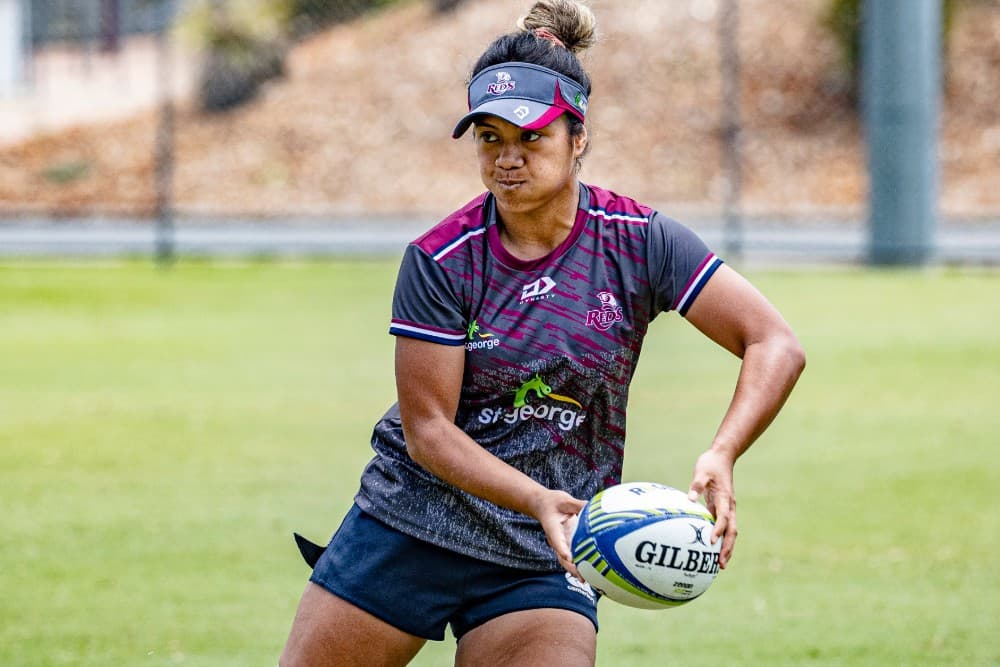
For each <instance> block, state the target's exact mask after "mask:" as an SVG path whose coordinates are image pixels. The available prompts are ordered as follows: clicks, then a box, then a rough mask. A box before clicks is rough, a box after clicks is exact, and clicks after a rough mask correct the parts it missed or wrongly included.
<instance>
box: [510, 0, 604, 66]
mask: <svg viewBox="0 0 1000 667" xmlns="http://www.w3.org/2000/svg"><path fill="white" fill-rule="evenodd" d="M517 27H518V28H520V29H521V30H523V31H525V32H535V31H538V30H541V31H543V32H544V33H548V35H551V36H553V37H555V38H556V39H557V40H558V41H559V42H562V44H563V46H565V47H566V48H567V49H569V51H570V52H572V53H580V52H581V51H584V50H585V49H589V48H590V47H591V46H593V45H594V44H595V43H596V42H597V18H596V17H595V16H594V12H592V11H591V10H590V7H587V6H586V5H584V4H583V3H581V2H579V1H578V0H538V1H537V2H536V3H535V4H534V5H533V6H532V7H531V10H530V11H528V13H527V15H525V16H522V17H521V18H520V19H518V21H517ZM539 36H540V37H541V38H542V39H547V38H548V36H547V35H544V34H543V35H539ZM549 41H552V42H553V43H554V44H555V43H556V42H555V41H554V40H549Z"/></svg>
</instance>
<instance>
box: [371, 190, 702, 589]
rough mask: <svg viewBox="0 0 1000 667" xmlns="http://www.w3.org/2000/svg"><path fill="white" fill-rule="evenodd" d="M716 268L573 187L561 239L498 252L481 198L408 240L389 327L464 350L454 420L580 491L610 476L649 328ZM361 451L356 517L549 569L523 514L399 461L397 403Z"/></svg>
mask: <svg viewBox="0 0 1000 667" xmlns="http://www.w3.org/2000/svg"><path fill="white" fill-rule="evenodd" d="M720 265H721V260H720V259H718V258H717V257H716V256H715V255H714V254H713V253H712V252H711V251H709V250H708V248H707V247H706V246H705V244H704V243H703V242H702V241H701V240H700V239H699V238H698V237H697V236H696V235H695V234H694V233H693V232H691V231H690V230H689V229H687V228H686V227H684V226H682V225H681V224H679V223H677V222H675V221H673V220H671V219H669V218H666V217H664V216H662V215H660V214H658V213H656V212H655V211H653V210H651V209H650V208H648V207H646V206H643V205H641V204H638V203H636V202H635V201H633V200H631V199H628V198H626V197H622V196H619V195H617V194H615V193H613V192H609V191H607V190H602V189H600V188H596V187H592V186H583V185H581V190H580V208H579V211H578V212H577V216H576V223H575V225H574V227H573V230H572V232H571V233H570V235H569V237H567V239H566V240H565V241H564V242H563V243H562V244H561V245H560V246H559V247H558V248H556V249H555V250H554V251H552V252H551V253H550V254H549V255H547V256H546V257H543V258H541V259H537V260H531V261H524V260H521V259H518V258H516V257H514V256H512V255H511V254H510V253H509V252H507V251H506V249H505V248H504V247H503V244H502V243H501V241H500V237H499V230H498V227H497V213H496V208H495V204H494V200H493V198H492V196H491V195H489V194H484V195H481V196H480V197H478V198H476V199H475V200H473V201H472V202H470V203H469V204H467V205H466V206H465V207H463V208H462V209H460V210H459V211H456V212H455V213H453V214H452V215H451V216H449V217H448V218H446V219H445V220H444V221H442V222H441V223H439V224H438V225H436V226H435V227H434V228H432V229H431V230H430V231H428V232H427V233H426V234H424V235H423V236H421V237H420V238H418V239H417V240H416V241H414V242H413V243H411V244H410V245H409V246H408V247H407V249H406V252H405V255H404V257H403V261H402V266H401V267H400V270H399V276H398V279H397V283H396V292H395V296H394V298H393V306H392V322H391V325H390V329H389V331H390V333H392V334H394V335H397V336H409V337H413V338H419V339H422V340H427V341H431V342H433V343H439V344H441V345H456V346H459V345H461V346H464V347H465V372H464V377H463V378H462V393H461V397H460V399H459V404H458V412H457V415H456V417H455V423H456V424H457V425H458V426H459V428H461V429H462V430H463V431H465V432H466V433H468V434H469V436H471V437H472V439H473V440H475V441H476V442H478V443H479V444H480V445H481V446H483V447H485V448H486V449H487V450H489V451H490V452H491V453H492V454H494V455H495V456H497V457H499V458H500V459H502V460H503V461H506V462H507V463H508V464H510V465H512V466H514V467H515V468H517V469H518V470H521V471H522V472H524V473H525V474H527V475H529V476H530V477H532V478H533V479H535V480H537V481H538V482H539V483H541V484H542V485H544V486H546V487H548V488H550V489H562V490H564V491H567V492H568V493H570V494H572V495H573V496H575V497H577V498H581V499H584V500H586V499H588V498H590V497H591V496H593V495H594V494H595V493H596V492H597V491H599V490H600V489H603V488H604V487H606V486H609V485H612V484H616V483H618V482H619V481H620V479H621V472H622V459H623V455H624V452H625V408H626V405H627V403H628V388H629V383H630V381H631V380H632V375H633V373H634V371H635V365H636V361H637V360H638V358H639V352H640V350H641V349H642V341H643V338H644V337H645V335H646V330H647V327H648V326H649V323H650V321H651V320H652V319H653V318H654V317H656V315H657V314H659V313H661V312H663V311H667V310H676V311H677V312H679V313H680V314H681V315H684V314H685V313H686V312H687V309H688V308H689V307H690V306H691V304H692V303H693V302H694V300H695V299H696V298H697V296H698V293H699V292H700V291H701V289H702V287H703V286H704V285H705V284H706V282H707V281H708V280H709V279H710V278H711V276H712V274H713V273H714V272H715V270H716V269H717V268H718V267H719V266H720ZM372 447H373V448H374V450H375V458H374V459H372V461H371V462H370V463H369V465H368V466H367V468H366V469H365V472H364V474H363V476H362V480H361V490H360V491H359V493H358V496H357V498H356V501H357V503H358V505H360V507H361V508H362V509H363V510H364V511H366V512H368V513H369V514H372V515H373V516H375V517H377V518H379V519H381V520H382V521H384V522H386V523H388V524H389V525H391V526H393V527H395V528H397V529H398V530H400V531H402V532H404V533H407V534H410V535H413V536H414V537H417V538H420V539H423V540H426V541H428V542H431V543H433V544H437V545H439V546H441V547H444V548H447V549H450V550H453V551H456V552H459V553H464V554H466V555H469V556H473V557H476V558H480V559H483V560H487V561H491V562H495V563H499V564H501V565H507V566H510V567H516V568H527V569H542V570H553V571H556V570H558V569H560V566H559V563H558V561H557V560H556V557H555V554H554V553H553V552H552V549H551V548H550V547H549V546H548V543H547V542H546V540H545V534H544V532H543V531H542V529H541V525H540V524H539V523H538V522H537V521H536V520H535V519H533V518H531V517H528V516H525V515H523V514H520V513H518V512H515V511H512V510H509V509H506V508H503V507H498V506H497V505H494V504H493V503H490V502H488V501H486V500H483V499H481V498H478V497H475V496H473V495H471V494H468V493H465V492H464V491H461V490H459V489H457V488H455V487H453V486H451V485H450V484H448V483H446V482H444V481H442V480H440V479H438V478H437V477H435V476H434V475H432V474H431V473H429V472H428V471H426V470H424V469H423V468H421V467H420V466H419V465H417V464H416V463H414V462H413V460H412V459H410V457H409V456H408V455H407V453H406V444H405V442H404V440H403V429H402V427H401V425H400V419H399V409H398V406H396V405H394V406H392V407H391V408H390V409H389V411H388V412H387V413H386V414H385V416H384V417H383V418H382V419H381V420H380V421H379V422H378V424H377V425H376V426H375V430H374V434H373V436H372Z"/></svg>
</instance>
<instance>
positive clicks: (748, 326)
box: [686, 265, 806, 567]
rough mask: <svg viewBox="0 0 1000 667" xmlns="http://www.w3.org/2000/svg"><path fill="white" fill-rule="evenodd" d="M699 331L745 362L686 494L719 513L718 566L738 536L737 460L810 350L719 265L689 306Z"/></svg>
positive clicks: (690, 318)
mask: <svg viewBox="0 0 1000 667" xmlns="http://www.w3.org/2000/svg"><path fill="white" fill-rule="evenodd" d="M686 318H687V320H688V321H689V322H691V323H692V324H693V325H694V326H695V327H697V328H698V330H700V331H701V332H702V333H704V334H705V335H706V336H708V337H709V338H711V339H712V340H713V341H715V342H716V343H718V344H719V345H721V346H722V347H724V348H726V349H727V350H729V351H730V352H732V353H733V354H735V355H736V356H737V357H740V358H741V359H742V360H743V363H742V364H741V366H740V374H739V379H738V380H737V382H736V390H735V392H734V394H733V399H732V402H730V404H729V409H728V410H727V411H726V414H725V416H724V417H723V419H722V423H721V424H720V425H719V429H718V431H717V432H716V434H715V437H714V438H713V440H712V446H711V447H710V448H709V449H708V450H707V451H705V452H704V453H703V454H702V455H701V456H699V457H698V460H697V462H696V463H695V468H694V477H693V479H692V481H691V487H690V491H689V495H690V496H691V497H692V499H694V498H697V497H698V495H700V494H704V496H705V503H706V505H707V506H708V509H709V511H710V512H711V513H712V514H713V515H714V516H715V531H714V532H713V535H712V542H713V543H714V542H715V540H716V539H719V538H721V539H722V551H721V555H720V557H719V565H720V566H722V567H725V566H726V563H727V562H728V561H729V558H730V556H732V553H733V545H734V543H735V542H736V534H737V529H736V500H735V497H734V494H733V466H734V465H735V464H736V459H738V458H739V457H740V455H741V454H743V452H745V451H746V450H747V449H748V448H749V447H750V445H751V444H753V442H754V440H756V439H757V437H758V436H760V434H761V433H763V432H764V430H765V429H766V428H767V427H768V425H769V424H770V423H771V421H772V420H773V419H774V418H775V416H776V415H777V414H778V411H779V410H781V406H782V405H784V403H785V399H787V398H788V395H789V394H790V393H791V391H792V387H794V386H795V382H796V380H798V377H799V375H800V374H801V373H802V369H803V368H805V363H806V360H805V353H804V351H803V350H802V346H801V345H800V344H799V341H798V339H796V337H795V334H794V333H793V332H792V329H791V327H789V326H788V323H787V322H785V320H784V318H783V317H782V316H781V314H780V313H779V312H778V311H777V309H776V308H775V307H774V306H773V305H771V303H770V302H769V301H768V300H767V299H766V298H765V297H764V296H763V295H762V294H761V293H760V292H759V291H757V289H756V288H754V287H753V285H751V284H750V283H749V282H748V281H747V280H746V279H744V278H743V277H742V276H741V275H740V274H738V273H737V272H736V271H734V270H733V269H731V268H729V267H728V266H725V265H723V266H721V267H719V270H718V271H716V272H715V275H713V276H712V278H711V280H709V281H708V283H707V284H706V285H705V287H704V288H703V289H702V291H701V293H700V294H699V295H698V298H697V299H696V300H695V302H694V303H693V304H692V305H691V308H690V309H689V310H688V312H687V315H686Z"/></svg>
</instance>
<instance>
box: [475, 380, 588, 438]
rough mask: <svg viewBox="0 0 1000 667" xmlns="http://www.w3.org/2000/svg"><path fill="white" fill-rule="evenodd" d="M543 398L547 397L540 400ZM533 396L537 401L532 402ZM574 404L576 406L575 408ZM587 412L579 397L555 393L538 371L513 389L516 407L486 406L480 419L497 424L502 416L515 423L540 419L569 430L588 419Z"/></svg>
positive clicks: (480, 414) (504, 419)
mask: <svg viewBox="0 0 1000 667" xmlns="http://www.w3.org/2000/svg"><path fill="white" fill-rule="evenodd" d="M540 399H545V400H544V401H540ZM532 400H534V402H531V401H532ZM549 401H556V402H557V403H567V404H569V405H572V406H574V407H573V408H569V407H564V406H562V405H558V404H556V405H553V404H552V403H550V402H549ZM574 408H575V409H574ZM586 418H587V414H586V413H585V412H584V411H583V406H582V405H580V403H579V401H577V400H575V399H573V398H570V397H569V396H563V395H561V394H556V393H554V392H553V391H552V386H551V385H549V384H547V383H546V382H545V380H543V379H542V377H541V376H540V375H539V374H538V373H535V375H534V377H532V378H530V379H529V380H527V381H525V382H522V383H521V386H520V387H518V388H517V390H516V391H515V392H514V405H513V410H510V411H508V410H507V409H505V408H504V407H499V408H483V409H482V410H481V411H480V412H479V423H481V424H495V423H497V422H498V421H500V420H501V419H502V420H503V421H504V423H505V424H516V423H517V422H522V421H527V420H529V419H541V420H544V421H550V422H555V423H556V425H557V426H558V427H559V429H560V430H562V431H570V430H572V429H574V428H576V427H577V426H579V425H580V424H582V423H583V422H584V420H586Z"/></svg>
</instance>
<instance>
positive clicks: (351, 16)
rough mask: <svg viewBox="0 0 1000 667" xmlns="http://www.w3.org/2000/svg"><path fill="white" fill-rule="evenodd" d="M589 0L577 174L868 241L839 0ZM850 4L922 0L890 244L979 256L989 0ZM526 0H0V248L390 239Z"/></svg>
mask: <svg viewBox="0 0 1000 667" xmlns="http://www.w3.org/2000/svg"><path fill="white" fill-rule="evenodd" d="M591 4H592V6H593V8H594V9H595V11H596V13H597V15H598V18H599V25H600V29H601V33H602V40H601V42H600V43H599V44H598V46H596V47H595V48H593V49H592V50H590V51H589V52H588V53H587V54H586V55H585V56H584V61H585V66H586V67H587V68H588V69H589V71H590V73H591V75H592V78H593V82H594V93H593V96H592V105H591V114H590V117H589V119H588V121H589V124H590V126H591V135H592V139H593V150H592V152H591V153H590V155H589V156H588V158H587V159H586V161H585V164H584V168H583V172H582V175H581V176H582V179H583V180H584V181H587V182H593V183H595V184H599V185H602V186H604V187H608V188H611V189H614V190H616V191H619V192H622V193H624V194H628V195H630V196H633V197H635V198H637V199H639V200H640V201H644V202H646V203H649V204H650V205H652V206H654V207H656V208H658V209H660V210H661V211H663V212H665V213H667V214H668V215H671V216H672V217H675V218H678V219H680V220H683V221H685V222H687V223H688V224H690V225H691V226H693V227H695V228H696V229H697V230H698V231H700V232H701V233H702V234H704V235H705V236H706V238H707V239H708V240H709V241H710V242H711V243H713V244H715V245H719V246H720V247H721V248H722V249H723V250H724V251H725V252H726V253H727V255H729V256H730V257H732V258H733V259H736V258H738V257H740V256H744V257H745V258H747V259H751V260H752V259H754V258H770V259H774V258H786V259H789V258H790V259H795V260H802V261H816V260H825V259H833V260H837V261H870V260H871V259H872V252H871V250H872V245H873V243H874V242H873V238H874V236H873V232H872V225H873V224H875V223H873V221H872V218H873V215H872V206H873V201H874V200H875V198H874V197H873V188H872V181H871V177H870V174H871V173H872V165H873V157H872V153H871V152H869V151H868V149H867V148H866V146H868V145H869V144H868V143H866V137H870V136H871V135H873V133H871V132H866V130H865V128H866V124H865V122H864V118H865V115H864V109H865V105H864V96H863V95H862V94H861V91H862V80H863V72H864V67H863V66H862V65H863V60H864V59H863V57H862V55H861V54H862V53H864V52H866V50H865V49H864V48H863V30H862V24H863V21H861V16H862V15H863V14H864V12H863V11H862V7H861V4H862V3H861V2H860V0H795V1H794V2H793V1H790V0H786V1H780V2H775V1H774V0H593V2H592V3H591ZM874 4H875V5H879V4H882V5H884V6H889V5H895V6H898V7H901V8H902V9H901V10H899V11H902V12H903V13H904V14H907V16H904V17H903V18H902V20H904V21H911V22H912V21H913V20H914V16H912V15H913V14H914V13H919V10H918V8H919V7H921V6H925V7H926V6H927V5H934V13H933V16H929V17H928V16H924V17H922V18H919V21H922V22H923V23H922V24H912V23H911V25H916V26H917V29H920V26H921V25H923V26H924V28H926V26H927V25H932V26H933V27H932V29H933V30H934V32H935V34H934V35H932V37H933V38H934V39H935V40H937V42H936V46H934V50H935V51H936V50H938V49H939V50H940V54H939V56H940V57H939V58H935V59H934V61H933V62H931V63H930V64H929V65H927V67H928V68H929V69H928V70H927V71H926V72H923V71H922V70H920V69H919V68H920V67H924V66H923V65H920V64H919V63H916V62H912V61H910V62H909V64H904V65H902V66H899V65H898V64H897V65H890V66H889V69H888V70H887V71H888V74H884V75H883V76H887V77H888V78H889V79H890V80H896V79H901V80H903V82H904V83H906V81H907V80H908V79H907V77H913V76H916V77H920V76H924V80H925V83H924V84H922V85H924V86H925V90H933V91H935V94H925V95H924V96H923V99H926V100H927V106H926V108H924V109H923V110H922V111H921V113H924V117H923V120H922V121H921V122H922V123H923V125H922V126H920V127H918V128H917V129H918V132H919V131H920V130H921V128H922V130H923V132H924V136H923V139H921V140H922V141H924V142H925V144H926V145H927V146H929V150H930V152H929V153H927V155H928V156H929V157H930V158H931V159H926V158H924V159H921V158H920V157H919V154H918V156H917V157H916V158H911V161H915V162H920V163H927V165H929V167H928V169H927V170H926V171H927V173H926V174H925V175H924V176H922V178H923V180H919V179H918V181H916V184H915V185H914V183H913V182H912V181H911V182H910V184H909V185H907V186H906V187H910V188H915V189H916V190H924V191H925V192H923V193H919V192H918V193H917V198H918V200H919V201H922V202H923V203H920V204H918V205H919V207H920V210H923V211H926V215H927V216H928V218H927V219H926V220H924V221H923V222H919V221H918V222H917V223H913V221H912V220H911V221H907V220H900V221H898V224H899V225H901V226H903V227H905V226H906V225H907V224H911V223H912V224H917V226H918V227H921V230H918V231H917V234H918V235H917V237H916V238H917V241H916V242H917V243H918V244H921V245H926V246H927V247H926V248H924V249H923V251H921V252H918V253H916V256H915V258H914V257H910V256H909V255H905V254H904V256H903V261H909V259H913V260H914V261H916V262H917V263H920V262H924V261H929V260H930V261H933V260H940V261H946V262H952V261H954V262H975V263H995V262H996V261H997V260H998V258H1000V108H998V106H997V104H996V100H997V99H1000V75H998V72H1000V1H998V0H942V1H941V2H938V1H937V0H933V2H929V3H928V2H925V1H923V0H922V1H921V2H910V3H907V2H902V3H898V2H893V1H891V0H879V2H876V3H874ZM529 5H530V2H528V1H527V0H524V1H520V0H518V1H511V2H506V1H504V2H498V1H496V0H240V1H239V2H236V1H233V0H30V1H29V0H0V26H2V28H0V31H2V34H0V45H2V49H0V51H2V52H0V253H2V254H4V255H7V256H11V255H14V256H17V255H51V254H69V255H91V254H122V253H146V252H149V253H155V254H157V256H160V257H161V258H169V257H172V256H174V255H175V254H178V253H181V254H183V253H188V254H198V253H205V254H225V253H236V254H240V253H247V252H251V253H254V254H261V253H263V254H272V253H273V254H277V255H280V254H302V253H306V254H316V255H324V254H336V253H340V252H385V251H393V252H396V251H398V250H399V249H400V248H401V247H402V245H403V244H405V242H406V241H407V240H409V239H410V238H412V237H413V235H414V233H416V232H417V231H419V230H420V229H422V228H424V227H426V226H427V225H429V224H432V223H433V222H435V221H436V220H438V219H440V218H441V217H443V216H444V215H446V214H447V213H449V212H450V211H451V210H453V209H455V208H456V207H458V206H460V205H462V204H463V203H465V202H466V201H468V200H469V199H471V198H472V197H474V196H475V195H477V194H478V193H479V192H480V191H481V190H482V186H481V184H480V183H479V180H478V176H477V171H476V168H475V165H474V161H473V160H474V158H473V150H472V147H471V145H470V144H469V142H467V141H453V140H451V139H450V137H449V133H450V129H451V127H452V126H453V124H454V122H455V119H456V118H458V117H459V116H460V115H461V113H462V112H463V110H464V109H465V105H466V102H465V90H464V85H465V82H466V80H467V77H468V75H469V71H470V69H471V66H472V64H473V62H474V60H475V58H476V57H477V56H478V55H479V53H480V52H481V51H482V49H483V48H484V47H485V45H486V44H488V43H489V41H490V40H491V39H492V38H494V37H495V36H497V35H498V34H500V33H502V32H505V31H508V30H510V29H512V27H513V25H514V21H515V20H516V18H517V17H518V16H519V15H521V14H523V13H524V12H525V11H526V10H527V8H528V7H529ZM872 41H873V43H875V44H879V43H884V42H885V39H884V38H883V36H881V35H875V37H874V39H873V40H872ZM870 51H871V50H870V49H869V52H870ZM902 62H904V63H906V62H907V61H906V59H905V58H904V60H903V61H902ZM914 68H917V69H916V71H912V72H911V71H910V70H911V69H914ZM935 68H936V69H935ZM872 76H873V77H874V76H877V75H875V74H873V75H872ZM926 80H930V81H931V82H932V85H931V88H927V87H926ZM890 87H891V86H890ZM880 89H882V90H884V89H885V86H884V85H883V86H882V87H881V88H880ZM888 94H889V95H890V98H888V101H887V102H885V104H888V105H889V106H890V107H891V106H892V104H894V102H893V98H892V97H891V95H893V94H895V93H893V92H892V91H889V93H888ZM936 94H939V97H937V96H936ZM897 111H898V110H897ZM907 113H909V110H907V109H905V108H904V109H903V110H902V111H899V113H898V114H897V115H898V116H901V117H907ZM876 116H877V114H876ZM872 117H875V116H872ZM888 137H889V138H888V139H885V138H884V136H883V138H882V139H881V141H882V142H883V144H885V142H886V141H888V144H886V145H888V146H889V147H890V148H891V146H892V145H894V142H895V141H896V139H894V135H892V134H890V135H888ZM885 152H886V150H885V145H882V146H880V148H878V149H877V150H876V151H874V154H875V156H876V157H877V156H878V155H882V154H884V153H885ZM902 159H903V160H904V161H905V160H906V158H902ZM885 187H886V188H888V190H887V192H888V193H889V196H890V197H891V196H893V192H894V189H900V188H899V186H898V185H893V184H892V183H890V184H889V185H887V186H885ZM902 189H905V188H902ZM897 194H898V193H897ZM904 194H905V193H904ZM921 198H923V199H921ZM897 213H898V211H897ZM892 224H897V223H896V222H893V223H892ZM890 240H891V239H890ZM903 242H905V240H904V241H903ZM876 259H877V257H876ZM897 259H898V258H897ZM890 263H894V260H893V259H891V258H890Z"/></svg>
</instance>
